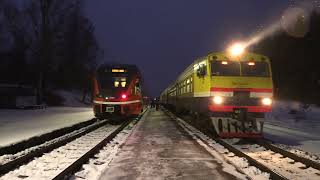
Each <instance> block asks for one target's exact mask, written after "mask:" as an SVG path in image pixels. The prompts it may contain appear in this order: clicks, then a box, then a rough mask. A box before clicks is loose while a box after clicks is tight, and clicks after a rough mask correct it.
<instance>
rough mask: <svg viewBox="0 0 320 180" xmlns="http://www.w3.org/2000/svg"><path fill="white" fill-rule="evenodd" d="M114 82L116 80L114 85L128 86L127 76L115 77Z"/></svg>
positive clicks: (116, 86)
mask: <svg viewBox="0 0 320 180" xmlns="http://www.w3.org/2000/svg"><path fill="white" fill-rule="evenodd" d="M113 82H114V87H115V88H118V87H122V88H124V87H126V85H127V78H125V77H113Z"/></svg>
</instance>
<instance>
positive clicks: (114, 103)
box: [93, 100, 141, 105]
mask: <svg viewBox="0 0 320 180" xmlns="http://www.w3.org/2000/svg"><path fill="white" fill-rule="evenodd" d="M93 102H94V103H96V104H111V105H112V104H113V105H117V104H133V103H139V102H141V100H133V101H117V102H107V101H93Z"/></svg>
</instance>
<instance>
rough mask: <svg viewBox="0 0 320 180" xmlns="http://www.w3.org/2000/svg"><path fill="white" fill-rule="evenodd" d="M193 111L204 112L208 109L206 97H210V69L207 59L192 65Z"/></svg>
mask: <svg viewBox="0 0 320 180" xmlns="http://www.w3.org/2000/svg"><path fill="white" fill-rule="evenodd" d="M193 69H194V79H193V81H194V82H193V83H194V88H193V91H194V92H193V94H194V99H195V100H194V103H195V105H194V107H195V108H194V109H195V110H196V111H199V112H202V111H205V110H206V109H207V107H208V97H210V71H209V70H210V68H209V64H208V59H207V58H204V59H202V60H200V61H199V62H198V63H197V64H195V65H194V68H193Z"/></svg>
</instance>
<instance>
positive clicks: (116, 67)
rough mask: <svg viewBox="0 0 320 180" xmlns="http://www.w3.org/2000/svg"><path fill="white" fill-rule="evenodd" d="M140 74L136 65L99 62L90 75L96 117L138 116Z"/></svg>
mask: <svg viewBox="0 0 320 180" xmlns="http://www.w3.org/2000/svg"><path fill="white" fill-rule="evenodd" d="M141 79H142V76H141V73H140V70H139V69H138V67H137V66H136V65H131V64H103V65H100V66H99V67H98V68H97V71H96V72H95V73H94V75H93V88H92V89H93V90H92V100H93V112H94V115H95V117H97V118H99V119H105V118H111V117H112V118H113V117H115V118H118V117H131V116H139V115H140V113H141V112H142V111H143V107H144V106H143V94H142V87H141V86H142V80H141Z"/></svg>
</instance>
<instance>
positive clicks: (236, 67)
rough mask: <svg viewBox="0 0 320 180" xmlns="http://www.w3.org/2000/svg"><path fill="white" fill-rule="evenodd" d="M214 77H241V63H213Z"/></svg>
mask: <svg viewBox="0 0 320 180" xmlns="http://www.w3.org/2000/svg"><path fill="white" fill-rule="evenodd" d="M211 71H212V72H211V73H212V75H213V76H240V63H239V62H236V61H212V64H211Z"/></svg>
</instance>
